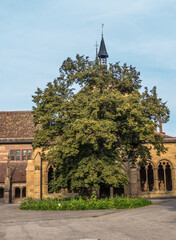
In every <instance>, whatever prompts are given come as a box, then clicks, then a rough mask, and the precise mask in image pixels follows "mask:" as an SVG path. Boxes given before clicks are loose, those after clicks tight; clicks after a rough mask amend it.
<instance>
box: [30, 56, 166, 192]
mask: <svg viewBox="0 0 176 240" xmlns="http://www.w3.org/2000/svg"><path fill="white" fill-rule="evenodd" d="M75 84H76V85H77V86H79V87H80V88H81V90H80V91H79V92H78V93H75V91H74V88H73V86H75ZM140 88H141V80H140V73H139V72H137V71H136V69H135V68H134V67H132V66H127V65H126V64H124V65H123V66H120V64H119V63H118V62H117V63H115V64H110V65H109V67H108V69H106V67H105V66H102V65H99V64H98V63H97V61H95V62H91V61H89V58H88V57H84V56H79V55H77V56H76V59H75V60H72V59H71V58H67V59H66V60H65V61H64V62H63V64H62V66H61V68H60V69H59V77H58V78H57V79H55V80H54V81H53V82H50V83H48V84H47V87H46V88H45V89H44V90H41V89H39V88H38V89H37V91H36V92H35V95H34V96H33V102H34V103H35V106H34V107H33V111H34V123H35V125H36V126H39V127H38V128H37V130H36V134H35V139H34V148H37V147H41V148H42V150H43V158H46V159H47V160H48V161H49V164H52V165H53V166H54V167H55V178H54V180H53V186H54V188H55V189H59V188H70V189H85V188H90V187H95V188H99V187H100V186H101V184H105V185H106V186H114V187H119V186H124V185H125V184H127V182H128V177H127V174H126V173H125V172H124V170H123V167H124V163H126V162H129V163H132V164H134V163H135V162H136V161H139V162H140V163H141V164H143V163H145V162H146V161H147V160H148V159H150V158H151V154H150V150H151V148H154V149H155V150H156V152H157V154H160V152H162V153H164V152H165V151H166V148H165V147H164V145H163V137H162V136H161V135H159V134H156V133H155V129H156V126H157V124H158V120H159V119H160V120H161V121H162V122H163V123H166V122H167V121H168V119H169V110H168V108H167V106H166V103H163V102H162V100H161V99H160V98H158V97H157V93H156V87H154V88H153V89H152V90H151V91H149V90H148V89H147V88H145V91H144V92H142V93H141V91H140Z"/></svg>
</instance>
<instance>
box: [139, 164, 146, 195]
mask: <svg viewBox="0 0 176 240" xmlns="http://www.w3.org/2000/svg"><path fill="white" fill-rule="evenodd" d="M140 182H141V191H146V186H145V185H146V170H145V167H143V166H142V167H141V169H140Z"/></svg>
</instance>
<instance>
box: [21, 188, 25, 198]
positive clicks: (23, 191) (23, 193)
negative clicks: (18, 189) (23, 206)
mask: <svg viewBox="0 0 176 240" xmlns="http://www.w3.org/2000/svg"><path fill="white" fill-rule="evenodd" d="M22 197H26V187H24V188H23V190H22Z"/></svg>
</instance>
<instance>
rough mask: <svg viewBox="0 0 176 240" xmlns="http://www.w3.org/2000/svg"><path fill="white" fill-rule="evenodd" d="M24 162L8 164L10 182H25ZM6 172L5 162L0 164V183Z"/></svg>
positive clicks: (3, 179)
mask: <svg viewBox="0 0 176 240" xmlns="http://www.w3.org/2000/svg"><path fill="white" fill-rule="evenodd" d="M26 166H27V163H26V164H23V165H21V164H16V165H15V164H13V165H12V164H10V166H9V167H10V176H11V181H12V183H15V182H18V183H19V182H26ZM6 174H7V164H1V165H0V183H4V181H5V177H6Z"/></svg>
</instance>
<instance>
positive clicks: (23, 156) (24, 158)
mask: <svg viewBox="0 0 176 240" xmlns="http://www.w3.org/2000/svg"><path fill="white" fill-rule="evenodd" d="M22 160H27V150H23V155H22Z"/></svg>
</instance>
